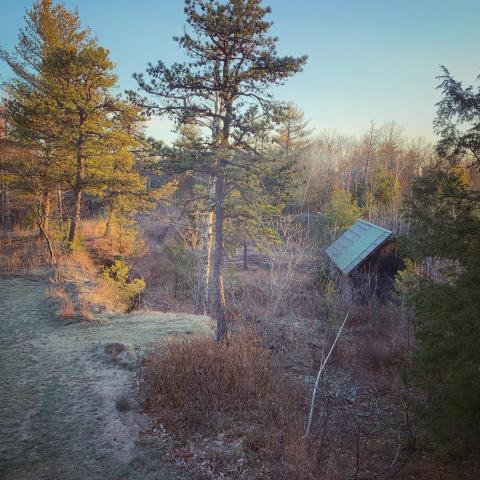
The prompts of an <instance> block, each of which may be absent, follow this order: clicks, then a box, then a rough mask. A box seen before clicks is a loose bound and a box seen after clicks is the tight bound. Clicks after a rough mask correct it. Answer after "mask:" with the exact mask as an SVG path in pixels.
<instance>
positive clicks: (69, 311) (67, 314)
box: [57, 299, 75, 320]
mask: <svg viewBox="0 0 480 480" xmlns="http://www.w3.org/2000/svg"><path fill="white" fill-rule="evenodd" d="M57 313H58V315H59V316H60V317H62V318H63V319H65V320H71V319H72V318H73V317H74V316H75V305H74V303H73V302H72V301H71V300H69V299H65V300H63V301H62V302H61V303H60V308H59V309H58V312H57Z"/></svg>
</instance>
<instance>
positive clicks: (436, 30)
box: [0, 0, 480, 141]
mask: <svg viewBox="0 0 480 480" xmlns="http://www.w3.org/2000/svg"><path fill="white" fill-rule="evenodd" d="M64 3H65V4H66V6H67V7H68V8H74V7H78V9H79V12H80V18H81V20H82V24H83V26H88V27H90V28H91V30H92V31H93V33H94V34H95V35H96V36H97V38H98V40H99V43H100V45H102V46H104V47H106V48H108V49H109V50H110V53H111V58H112V60H113V61H114V62H115V63H116V65H117V73H118V75H119V84H120V88H121V89H130V88H135V87H136V83H135V81H134V80H133V79H132V73H133V72H143V71H144V70H145V67H146V65H147V63H148V62H152V63H155V62H156V61H157V60H159V59H161V60H162V61H164V62H165V63H167V64H169V63H173V62H175V61H179V60H182V59H183V56H182V53H181V51H180V49H179V47H178V45H177V44H176V43H175V42H174V41H173V40H172V37H173V36H174V35H179V34H181V33H182V31H183V25H184V23H185V17H184V13H183V0H65V2H64ZM265 4H267V5H270V6H271V7H272V14H271V15H270V16H269V17H270V18H269V20H271V21H273V22H274V26H273V27H272V34H273V35H275V36H278V37H279V42H278V51H279V53H280V54H284V55H295V56H299V55H303V54H306V55H308V57H309V59H308V63H307V65H306V67H305V69H304V71H303V72H302V73H300V74H298V75H296V76H295V77H293V78H291V79H290V80H288V82H287V83H286V85H283V86H280V87H276V88H275V90H274V95H275V97H276V98H277V99H278V100H285V101H287V100H292V101H293V102H294V103H296V104H297V105H298V106H299V107H300V108H301V109H302V110H303V111H304V112H305V116H306V118H307V119H308V120H309V121H310V125H311V127H313V128H314V129H315V132H317V133H320V132H321V131H324V130H328V131H336V132H338V133H341V134H345V135H351V136H356V137H358V136H360V135H362V134H363V133H364V132H365V131H366V130H367V129H368V128H369V126H370V122H371V121H373V122H374V123H375V124H377V125H381V124H383V123H385V122H391V121H395V122H397V123H398V124H399V125H400V126H401V127H402V128H403V129H404V131H405V133H406V134H407V135H409V136H412V137H419V136H421V137H425V138H427V139H428V140H433V139H434V138H435V137H434V133H433V130H432V121H433V119H434V117H435V111H436V107H435V103H436V102H438V100H439V99H440V92H439V91H438V90H437V89H436V86H437V85H438V80H437V79H436V76H437V75H439V73H440V65H445V66H446V67H447V68H448V69H449V70H450V72H451V73H452V74H453V75H454V77H455V78H456V79H458V80H461V81H463V82H465V83H466V84H471V83H473V82H474V81H475V78H476V77H477V75H478V74H479V73H480V58H479V47H480V28H478V24H479V20H480V0H295V1H292V0H269V1H266V2H265ZM31 5H32V0H0V44H1V45H2V46H3V47H5V48H6V49H7V50H11V49H12V48H13V47H14V46H15V44H16V41H17V33H18V30H19V29H20V28H21V27H22V26H23V24H24V20H23V15H24V13H25V9H26V8H29V7H30V6H31ZM9 76H10V72H9V70H8V67H7V66H6V65H5V64H3V63H2V62H1V61H0V80H6V79H7V78H8V77H9ZM171 129H172V127H171V124H170V123H169V122H168V121H167V120H164V119H153V120H152V121H151V123H150V125H149V127H148V133H149V134H151V135H153V136H155V137H156V138H159V139H163V140H166V141H170V140H172V139H173V138H174V134H173V133H172V132H171Z"/></svg>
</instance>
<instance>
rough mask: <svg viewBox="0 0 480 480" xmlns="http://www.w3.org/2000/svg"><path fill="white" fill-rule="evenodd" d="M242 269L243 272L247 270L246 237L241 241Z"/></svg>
mask: <svg viewBox="0 0 480 480" xmlns="http://www.w3.org/2000/svg"><path fill="white" fill-rule="evenodd" d="M243 270H244V271H245V272H246V271H247V270H248V245H247V240H246V239H245V240H244V241H243Z"/></svg>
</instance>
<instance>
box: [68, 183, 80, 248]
mask: <svg viewBox="0 0 480 480" xmlns="http://www.w3.org/2000/svg"><path fill="white" fill-rule="evenodd" d="M73 199H74V208H73V215H72V217H71V218H72V222H71V223H70V231H69V233H68V241H69V242H74V241H75V240H76V239H77V235H78V229H79V227H80V210H81V208H82V190H81V189H80V187H77V186H75V188H74V189H73Z"/></svg>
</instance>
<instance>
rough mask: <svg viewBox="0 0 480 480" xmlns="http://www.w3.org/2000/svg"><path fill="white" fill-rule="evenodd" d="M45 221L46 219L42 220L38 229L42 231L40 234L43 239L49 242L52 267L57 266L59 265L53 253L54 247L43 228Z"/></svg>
mask: <svg viewBox="0 0 480 480" xmlns="http://www.w3.org/2000/svg"><path fill="white" fill-rule="evenodd" d="M44 221H45V219H42V221H41V222H40V223H39V225H38V227H39V229H40V234H41V235H42V236H43V238H44V239H45V241H46V242H47V247H48V252H49V253H50V262H51V264H52V265H55V264H56V263H57V260H56V258H55V252H54V251H53V246H52V242H51V241H50V237H49V235H48V233H47V231H46V230H45V228H44V226H43V223H44Z"/></svg>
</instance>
